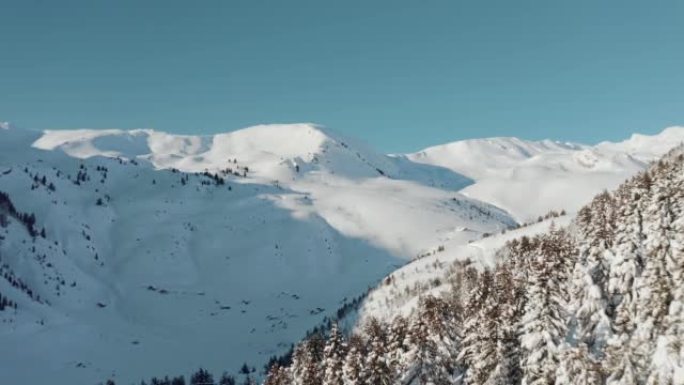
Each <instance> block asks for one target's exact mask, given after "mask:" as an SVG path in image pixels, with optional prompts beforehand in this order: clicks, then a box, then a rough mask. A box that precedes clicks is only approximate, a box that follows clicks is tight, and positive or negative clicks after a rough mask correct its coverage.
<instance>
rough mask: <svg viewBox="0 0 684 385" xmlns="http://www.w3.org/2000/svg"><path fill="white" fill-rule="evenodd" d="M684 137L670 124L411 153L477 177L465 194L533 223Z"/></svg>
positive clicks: (572, 206)
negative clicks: (586, 137)
mask: <svg viewBox="0 0 684 385" xmlns="http://www.w3.org/2000/svg"><path fill="white" fill-rule="evenodd" d="M682 141H684V127H670V128H667V129H665V130H664V131H662V132H661V133H660V134H657V135H653V136H647V135H639V134H635V135H633V136H632V137H631V138H630V139H627V140H625V141H623V142H617V143H612V142H603V143H599V144H598V145H595V146H588V145H583V144H577V143H564V142H555V141H550V140H544V141H540V142H532V141H525V140H521V139H517V138H490V139H475V140H464V141H459V142H453V143H449V144H445V145H441V146H435V147H430V148H428V149H425V150H423V151H419V152H416V153H414V154H409V155H407V157H408V158H409V159H411V160H413V161H415V162H419V163H424V164H430V165H436V166H441V167H445V168H448V169H450V170H453V171H455V172H458V173H460V174H462V175H465V176H467V177H469V178H471V179H473V180H474V183H473V184H471V185H469V186H467V187H466V188H464V189H463V190H461V192H462V193H464V194H465V195H467V196H470V197H473V198H476V199H479V200H482V201H485V202H489V203H492V204H494V205H496V206H498V207H500V208H502V209H504V210H506V211H508V212H509V213H511V215H513V217H514V218H516V219H517V220H518V221H519V222H528V221H530V220H533V219H536V218H537V217H538V216H539V215H542V214H544V213H546V212H548V211H549V210H557V211H560V210H566V211H569V212H574V211H576V210H577V209H578V208H579V207H580V206H581V205H583V204H584V203H586V202H587V201H588V200H589V199H591V197H592V196H593V195H594V194H596V192H598V191H601V190H603V189H613V188H615V187H617V185H619V184H620V183H621V182H623V181H624V180H625V179H626V178H627V177H629V176H631V175H633V174H634V173H636V172H637V171H639V170H642V169H644V167H645V166H646V165H647V164H648V163H649V162H651V161H653V160H654V159H657V158H658V157H660V156H662V155H663V154H664V153H665V152H666V151H667V150H669V149H670V148H672V147H673V146H675V145H676V144H678V143H681V142H682ZM540 181H543V183H542V182H540Z"/></svg>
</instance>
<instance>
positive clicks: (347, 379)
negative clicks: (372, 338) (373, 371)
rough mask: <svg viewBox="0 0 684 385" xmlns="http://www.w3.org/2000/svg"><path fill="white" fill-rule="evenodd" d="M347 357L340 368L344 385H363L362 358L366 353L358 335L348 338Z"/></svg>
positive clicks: (363, 343)
mask: <svg viewBox="0 0 684 385" xmlns="http://www.w3.org/2000/svg"><path fill="white" fill-rule="evenodd" d="M348 348H349V349H348V351H347V356H346V357H345V360H344V366H343V367H342V374H343V379H344V384H345V385H356V384H363V383H365V378H364V373H365V371H364V369H363V368H364V357H365V353H366V349H365V341H364V340H363V339H362V338H361V337H360V336H358V335H356V334H353V335H351V336H350V337H349V342H348Z"/></svg>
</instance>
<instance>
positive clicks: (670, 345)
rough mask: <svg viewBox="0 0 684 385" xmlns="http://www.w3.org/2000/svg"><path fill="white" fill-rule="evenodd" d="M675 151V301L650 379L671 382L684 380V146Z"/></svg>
mask: <svg viewBox="0 0 684 385" xmlns="http://www.w3.org/2000/svg"><path fill="white" fill-rule="evenodd" d="M675 151H679V153H676V152H674V153H673V154H671V157H670V159H671V162H669V166H670V170H669V172H668V173H667V175H673V176H678V178H677V177H671V178H670V179H669V182H670V183H668V187H669V189H668V190H669V191H668V194H671V196H670V198H669V201H670V203H671V204H672V206H671V212H672V214H673V216H674V220H673V221H672V224H671V232H670V234H668V238H669V239H670V251H671V258H670V259H669V260H668V270H669V271H670V273H671V276H672V278H673V281H674V282H675V285H674V287H673V292H672V302H671V303H670V307H669V309H668V314H667V316H666V318H665V332H664V334H663V335H662V336H661V338H660V339H659V341H658V342H657V346H656V355H655V357H654V363H655V364H657V366H658V367H656V368H654V369H653V371H652V373H651V378H650V380H651V381H653V382H654V383H655V381H654V380H658V381H660V383H667V381H671V382H673V383H675V382H674V379H676V378H678V379H679V381H680V382H681V381H684V285H683V284H682V282H684V147H679V148H678V149H676V150H675Z"/></svg>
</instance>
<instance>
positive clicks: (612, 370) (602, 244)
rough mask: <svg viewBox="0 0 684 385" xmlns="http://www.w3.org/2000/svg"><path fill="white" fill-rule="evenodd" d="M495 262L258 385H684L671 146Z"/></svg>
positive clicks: (680, 171) (680, 189)
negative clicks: (567, 219)
mask: <svg viewBox="0 0 684 385" xmlns="http://www.w3.org/2000/svg"><path fill="white" fill-rule="evenodd" d="M497 259H498V263H497V264H496V267H495V268H493V269H478V268H476V267H474V266H472V265H471V264H469V263H467V262H465V263H464V262H460V263H457V264H455V265H454V266H453V267H452V276H451V277H450V282H452V284H451V290H450V291H449V292H448V294H446V295H442V296H439V297H435V296H429V295H426V296H423V297H422V298H420V304H419V306H418V308H417V309H416V310H415V311H414V312H413V313H412V314H411V315H410V316H408V317H402V316H397V317H396V318H394V320H393V321H391V322H389V323H386V322H381V321H378V320H376V319H371V320H370V321H369V322H367V323H366V324H365V325H362V326H361V327H360V330H359V331H358V332H356V333H354V334H352V335H350V336H344V335H343V334H342V333H341V332H340V330H339V329H338V328H337V327H336V326H333V328H332V329H331V330H330V332H329V333H327V335H322V334H317V335H314V336H313V337H311V338H309V339H307V340H305V341H303V342H301V343H300V344H299V345H297V346H296V348H295V350H294V353H293V357H292V363H291V364H290V365H286V366H280V365H279V364H275V365H274V366H272V367H271V368H270V370H269V373H268V375H267V378H266V381H265V382H266V384H268V385H276V384H298V385H299V384H301V385H317V384H325V385H343V384H372V385H376V384H377V385H380V384H435V385H442V384H468V385H470V384H472V385H485V384H487V385H489V384H491V385H494V384H525V385H532V384H535V385H536V384H587V385H589V384H611V385H618V384H620V385H637V384H653V385H655V384H678V383H682V381H684V148H683V147H682V146H679V147H678V148H676V149H674V150H672V151H671V152H670V153H669V154H667V155H666V156H665V157H664V158H663V159H661V160H660V161H658V162H657V163H655V164H653V165H652V166H651V167H650V168H649V169H648V170H646V171H644V172H642V173H640V174H638V175H636V176H635V177H633V178H631V179H630V180H628V181H626V182H625V183H624V184H622V185H621V186H620V187H619V188H618V189H617V190H615V191H612V192H603V193H601V194H599V195H598V196H596V197H595V198H594V199H593V200H592V201H591V202H590V203H589V204H588V205H586V206H585V207H583V208H582V209H581V210H580V211H579V212H578V215H577V217H576V218H575V220H574V221H573V223H572V224H571V225H570V226H569V227H568V228H555V227H552V229H551V230H550V231H549V232H548V233H545V234H542V235H537V236H533V237H522V238H520V239H515V240H513V241H510V242H508V243H507V244H506V245H505V247H503V248H502V249H501V250H499V251H498V252H497Z"/></svg>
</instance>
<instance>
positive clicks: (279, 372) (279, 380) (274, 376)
mask: <svg viewBox="0 0 684 385" xmlns="http://www.w3.org/2000/svg"><path fill="white" fill-rule="evenodd" d="M292 383H293V381H292V376H290V372H289V370H288V369H287V368H284V367H282V366H280V365H278V364H274V365H273V366H271V368H270V369H269V370H268V374H266V380H265V381H264V385H290V384H292Z"/></svg>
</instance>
